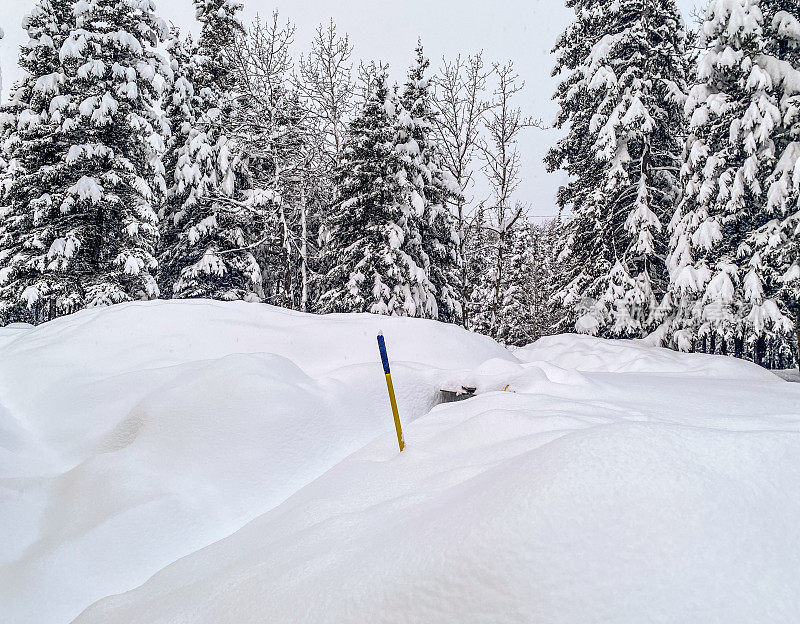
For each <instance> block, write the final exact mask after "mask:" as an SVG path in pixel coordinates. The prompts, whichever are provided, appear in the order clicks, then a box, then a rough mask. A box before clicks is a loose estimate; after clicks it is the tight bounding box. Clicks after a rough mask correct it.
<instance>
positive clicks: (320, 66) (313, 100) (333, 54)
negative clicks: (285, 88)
mask: <svg viewBox="0 0 800 624" xmlns="http://www.w3.org/2000/svg"><path fill="white" fill-rule="evenodd" d="M352 54H353V46H352V45H351V44H350V40H349V38H348V36H347V34H345V35H339V34H338V33H337V32H336V24H335V23H334V22H333V20H332V19H331V20H330V22H329V23H328V25H327V26H326V27H325V26H322V25H320V26H318V27H317V30H316V34H315V36H314V40H313V41H312V43H311V51H310V52H309V54H308V56H307V57H301V58H300V64H299V76H298V78H297V80H296V85H297V89H298V90H299V91H300V92H301V94H302V95H303V98H304V99H305V100H306V106H307V108H308V111H309V113H310V115H311V117H312V120H311V121H312V123H314V124H315V125H316V126H317V128H318V129H319V130H320V132H321V133H322V134H323V136H324V138H325V145H324V148H325V153H324V156H325V157H326V158H327V159H328V161H329V162H328V163H327V165H328V168H329V169H330V168H332V167H334V166H336V164H338V162H339V157H340V155H341V153H342V148H343V146H344V139H345V134H346V132H347V123H348V121H349V119H350V117H351V115H352V112H353V108H354V101H353V95H354V92H355V84H354V82H353V75H352V74H353V64H352V62H351V60H350V59H351V56H352Z"/></svg>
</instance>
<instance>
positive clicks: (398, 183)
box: [321, 71, 436, 318]
mask: <svg viewBox="0 0 800 624" xmlns="http://www.w3.org/2000/svg"><path fill="white" fill-rule="evenodd" d="M398 108H399V103H398V102H397V98H396V96H395V94H394V93H393V91H392V90H390V89H389V87H388V86H387V78H386V73H385V72H383V71H378V72H377V74H376V75H372V76H370V78H369V83H368V88H367V92H366V101H365V102H364V105H363V109H362V110H361V111H360V112H359V113H358V115H357V116H356V118H355V119H354V120H353V121H352V123H351V124H350V127H349V131H348V137H347V139H346V142H345V148H344V150H343V154H342V158H341V162H340V164H339V166H338V167H337V168H336V174H335V198H334V203H333V204H332V205H331V206H330V208H329V210H328V212H327V214H326V215H325V223H324V227H323V234H322V240H323V258H322V261H323V270H324V271H325V274H324V276H323V278H322V291H323V294H322V297H321V309H322V311H323V312H372V313H374V314H386V315H393V316H418V317H426V318H432V317H435V316H436V301H435V298H434V296H433V292H432V286H431V284H430V281H429V280H428V277H427V275H426V272H425V267H423V266H421V265H420V264H419V263H418V261H417V260H416V259H417V258H419V257H420V251H421V241H420V240H419V233H418V231H415V229H414V225H415V222H416V217H417V214H419V213H421V212H422V210H421V209H419V211H418V212H415V211H414V210H413V209H412V207H411V205H410V203H409V197H408V193H407V188H406V186H407V185H406V181H405V180H404V177H405V169H404V165H403V162H402V160H401V157H400V154H399V152H398V150H396V149H395V144H396V134H397V113H398Z"/></svg>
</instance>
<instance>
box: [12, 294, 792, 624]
mask: <svg viewBox="0 0 800 624" xmlns="http://www.w3.org/2000/svg"><path fill="white" fill-rule="evenodd" d="M379 329H382V330H383V332H384V334H385V335H386V341H387V345H388V348H389V354H390V357H391V359H392V362H393V377H394V381H395V386H396V388H397V391H398V395H399V403H400V411H401V417H402V419H403V421H404V423H405V437H406V442H407V447H406V451H404V452H403V453H402V454H400V453H398V451H397V443H396V439H395V434H394V429H393V424H392V419H391V414H390V412H389V408H388V401H387V398H386V392H385V384H384V379H383V374H382V370H381V367H380V363H379V361H378V358H377V348H376V343H375V334H376V333H377V331H378V330H379ZM0 356H1V357H0V535H2V536H3V539H2V540H0V621H2V622H4V623H6V622H8V623H10V624H23V623H24V624H28V623H31V622H36V623H37V624H38V623H42V624H48V623H53V624H62V623H66V622H70V621H73V620H74V621H75V622H76V623H81V624H87V623H98V624H99V623H102V624H109V623H125V624H129V623H134V622H135V623H143V624H144V623H146V624H156V623H166V622H170V623H177V622H181V623H183V622H203V623H209V624H211V623H214V624H227V623H230V624H241V623H248V622H253V623H256V622H258V623H262V622H281V623H283V622H293V623H294V622H309V623H312V622H313V623H315V624H316V623H322V622H331V623H333V622H336V623H341V622H459V623H465V622H466V623H470V622H542V623H548V624H551V623H560V622H564V623H570V624H573V623H580V622H601V621H602V622H698V623H699V622H703V623H707V622H726V623H730V622H742V623H744V622H747V623H751V622H797V621H800V584H798V583H797V578H798V577H800V523H798V522H797V518H798V517H800V497H798V496H796V495H795V493H796V492H798V491H800V386H798V385H796V384H789V383H786V382H784V381H782V380H781V379H779V378H777V377H776V376H774V375H772V374H771V373H769V372H767V371H764V370H761V369H759V368H758V367H756V366H753V365H751V364H748V363H745V362H741V361H736V360H733V359H729V358H722V357H713V356H702V355H686V354H677V353H673V352H671V351H666V350H662V349H655V348H652V347H648V346H645V345H644V344H643V343H640V342H623V341H613V342H612V341H602V340H597V339H592V338H586V337H579V336H558V337H552V338H547V339H543V340H541V341H539V342H537V343H536V344H534V345H531V346H529V347H526V348H524V349H518V350H516V351H514V352H513V353H512V352H510V351H508V350H506V349H504V348H503V347H501V346H500V345H497V344H496V343H494V342H493V341H491V340H489V339H487V338H484V337H481V336H477V335H474V334H469V333H467V332H465V331H463V330H460V329H458V328H455V327H452V326H446V325H442V324H439V323H435V322H431V321H420V320H410V319H388V318H383V317H374V316H368V315H339V316H328V317H319V316H311V315H304V314H299V313H293V312H289V311H286V310H280V309H276V308H272V307H269V306H264V305H260V304H244V303H227V304H223V303H218V302H210V301H192V302H183V303H174V302H169V303H168V302H151V303H136V304H126V305H120V306H116V307H113V308H109V309H102V310H91V311H85V312H81V313H78V314H75V315H73V316H70V317H65V318H62V319H59V320H57V321H54V322H51V323H48V324H46V325H43V326H40V327H38V328H30V327H21V326H12V327H8V328H4V329H1V330H0ZM460 384H463V385H474V386H477V387H478V391H479V393H480V395H479V396H477V397H476V398H474V399H471V400H469V401H464V402H460V403H454V404H446V405H438V406H437V405H436V403H437V401H438V395H439V393H438V390H439V389H440V388H441V387H450V386H454V385H460ZM506 386H508V388H507V390H508V391H506V392H503V391H502V390H503V388H504V387H506Z"/></svg>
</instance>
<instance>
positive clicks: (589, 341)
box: [514, 334, 771, 380]
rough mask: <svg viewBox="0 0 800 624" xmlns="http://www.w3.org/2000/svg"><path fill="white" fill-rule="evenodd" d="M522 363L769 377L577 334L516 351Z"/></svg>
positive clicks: (734, 365)
mask: <svg viewBox="0 0 800 624" xmlns="http://www.w3.org/2000/svg"><path fill="white" fill-rule="evenodd" d="M514 355H515V356H516V357H517V358H519V359H520V360H522V361H524V362H540V361H546V362H549V363H551V364H554V365H556V366H560V367H563V368H568V369H574V370H577V371H583V372H592V373H656V374H660V375H682V376H691V377H698V376H703V377H711V378H715V379H754V380H755V379H761V380H769V379H770V378H771V373H770V372H769V371H767V370H765V369H763V368H761V367H760V366H757V365H755V364H753V363H751V362H747V361H744V360H739V359H736V358H731V357H725V356H718V355H706V354H686V353H679V352H676V351H672V350H670V349H664V348H661V347H654V346H652V345H650V344H648V343H647V342H646V341H644V340H605V339H602V338H594V337H592V336H585V335H580V334H562V335H559V336H547V337H545V338H541V339H540V340H538V341H536V342H535V343H533V344H531V345H528V346H527V347H523V348H521V349H517V350H516V351H514Z"/></svg>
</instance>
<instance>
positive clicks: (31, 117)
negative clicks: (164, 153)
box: [0, 0, 169, 322]
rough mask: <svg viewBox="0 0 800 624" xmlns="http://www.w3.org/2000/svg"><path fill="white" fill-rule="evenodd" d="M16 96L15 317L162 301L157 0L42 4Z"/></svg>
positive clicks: (1, 268) (29, 24) (11, 306)
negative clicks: (158, 257) (158, 280)
mask: <svg viewBox="0 0 800 624" xmlns="http://www.w3.org/2000/svg"><path fill="white" fill-rule="evenodd" d="M25 26H26V28H27V29H28V32H29V35H30V37H31V42H32V43H31V45H30V46H28V47H26V48H24V49H23V52H22V54H21V56H20V63H21V65H22V66H23V67H24V68H25V69H26V70H27V73H28V75H27V76H26V77H25V78H24V79H23V80H22V82H21V83H20V84H19V85H18V86H17V88H16V89H15V91H14V95H13V97H12V106H11V109H12V118H13V122H12V123H13V124H14V126H15V127H14V128H13V133H12V136H11V137H10V139H9V141H10V144H11V145H10V149H9V156H10V167H9V168H10V170H11V172H10V173H11V180H10V188H9V190H8V193H7V196H6V200H5V203H6V212H7V214H6V215H5V219H4V220H5V226H4V228H3V241H2V245H1V246H2V247H3V250H2V252H0V300H2V302H3V307H4V315H5V316H6V319H7V320H30V321H33V322H41V321H44V320H48V319H50V318H53V317H55V316H57V315H60V314H64V313H68V312H71V311H74V310H76V309H80V308H82V307H86V306H97V305H108V304H112V303H117V302H120V301H127V300H131V299H141V298H152V297H155V296H157V295H158V287H157V285H156V281H155V277H154V274H155V269H156V259H155V257H154V255H153V252H154V245H155V242H156V239H157V234H158V232H157V227H156V212H155V209H156V207H155V202H156V201H157V198H158V195H159V193H160V192H161V191H162V190H163V178H162V175H161V174H162V168H161V163H160V159H159V157H158V152H159V150H160V149H161V141H160V133H161V132H162V131H163V128H162V127H161V125H160V116H159V110H158V104H157V103H158V99H159V97H160V93H161V89H162V88H163V86H164V84H165V83H166V79H167V77H168V74H169V67H168V66H167V65H166V63H165V60H164V59H163V58H162V56H161V54H160V53H159V52H158V50H157V46H158V45H159V42H160V40H161V38H162V36H163V35H164V31H165V27H164V24H163V22H161V21H160V20H159V19H158V18H157V17H156V16H155V13H154V9H153V6H152V4H151V3H150V2H147V1H143V2H140V1H138V0H122V1H117V2H111V1H110V0H89V1H82V2H78V3H73V2H70V1H65V0H48V1H42V2H40V4H39V5H37V7H36V9H35V10H34V11H33V13H31V15H30V16H28V18H26V22H25Z"/></svg>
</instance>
